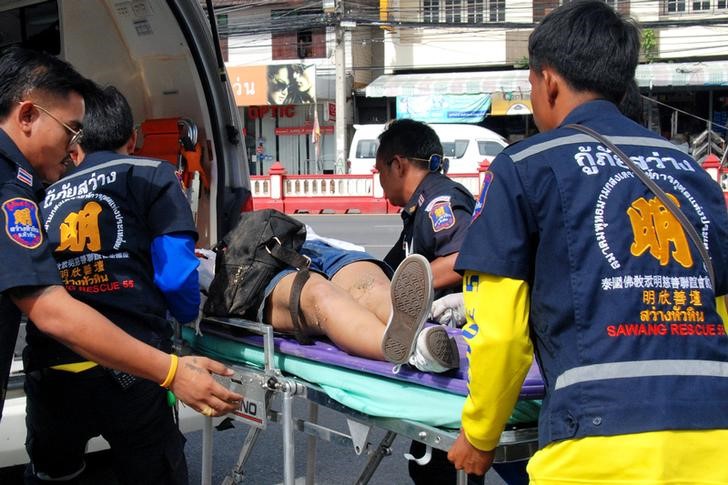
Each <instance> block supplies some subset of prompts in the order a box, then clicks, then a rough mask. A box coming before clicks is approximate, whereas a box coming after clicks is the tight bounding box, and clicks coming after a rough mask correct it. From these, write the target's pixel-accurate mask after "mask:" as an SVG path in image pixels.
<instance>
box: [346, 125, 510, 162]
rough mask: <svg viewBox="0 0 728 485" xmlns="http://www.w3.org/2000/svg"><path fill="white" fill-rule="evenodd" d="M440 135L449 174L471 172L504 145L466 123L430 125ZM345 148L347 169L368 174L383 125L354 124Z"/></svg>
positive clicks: (484, 130) (490, 133)
mask: <svg viewBox="0 0 728 485" xmlns="http://www.w3.org/2000/svg"><path fill="white" fill-rule="evenodd" d="M430 126H431V127H432V129H434V130H435V133H437V136H438V137H439V138H440V142H441V143H442V148H443V150H444V152H445V153H443V155H444V156H445V157H447V158H448V159H449V160H450V169H449V172H450V173H475V172H477V171H478V166H479V165H480V163H481V162H482V161H483V160H488V161H492V160H493V158H495V156H496V155H498V154H499V153H500V152H501V150H503V148H505V147H506V146H508V142H507V141H506V139H505V138H503V137H502V136H500V135H499V134H498V133H495V132H493V131H491V130H489V129H487V128H483V127H482V126H476V125H466V124H437V123H433V124H430ZM354 128H355V130H356V132H355V133H354V138H353V139H352V140H351V147H350V149H349V171H350V173H353V174H369V173H371V169H372V168H373V167H374V162H375V161H376V154H377V148H378V147H379V139H378V136H379V134H380V133H381V132H382V131H383V130H384V125H383V124H376V125H354Z"/></svg>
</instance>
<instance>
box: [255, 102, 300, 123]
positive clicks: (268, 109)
mask: <svg viewBox="0 0 728 485" xmlns="http://www.w3.org/2000/svg"><path fill="white" fill-rule="evenodd" d="M266 115H268V116H270V117H271V118H276V117H278V118H293V117H294V116H295V115H296V107H295V106H293V105H288V106H249V107H248V117H249V118H250V119H251V120H257V119H259V118H264V117H265V116H266Z"/></svg>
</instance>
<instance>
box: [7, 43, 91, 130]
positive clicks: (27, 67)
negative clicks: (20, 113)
mask: <svg viewBox="0 0 728 485" xmlns="http://www.w3.org/2000/svg"><path fill="white" fill-rule="evenodd" d="M88 87H89V81H88V80H87V79H86V78H85V77H83V76H81V75H80V74H79V73H78V72H77V71H76V70H75V69H74V68H73V67H71V65H70V64H68V63H67V62H65V61H62V60H60V59H58V58H57V57H55V56H52V55H50V54H47V53H45V52H40V51H34V50H30V49H24V48H22V47H8V48H6V49H3V50H2V51H1V52H0V120H4V119H5V118H6V117H7V116H8V115H9V114H10V112H11V111H12V109H13V107H14V106H15V105H16V104H17V103H18V102H20V101H23V100H25V99H26V98H27V97H28V96H30V94H31V93H34V92H41V93H44V94H47V95H50V96H51V97H55V98H59V99H65V98H67V97H68V95H69V94H71V93H72V92H75V93H78V94H79V95H81V96H83V95H84V94H85V92H86V90H87V89H88Z"/></svg>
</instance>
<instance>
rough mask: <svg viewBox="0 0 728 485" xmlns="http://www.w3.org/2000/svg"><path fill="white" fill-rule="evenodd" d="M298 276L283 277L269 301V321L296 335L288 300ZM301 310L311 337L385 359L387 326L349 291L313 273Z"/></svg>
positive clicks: (304, 292)
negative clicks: (318, 337)
mask: <svg viewBox="0 0 728 485" xmlns="http://www.w3.org/2000/svg"><path fill="white" fill-rule="evenodd" d="M372 266H375V265H372ZM382 274H383V273H382ZM295 276H296V275H295V273H291V274H289V275H286V276H285V277H283V279H281V281H280V282H279V283H278V284H277V285H276V287H275V288H274V289H273V292H272V293H271V295H270V296H269V297H268V300H267V302H266V310H265V321H266V322H267V323H270V324H271V325H273V328H274V329H276V330H278V331H279V332H284V333H293V329H294V326H293V321H292V320H291V313H290V309H289V305H288V300H289V296H290V294H291V286H292V284H293V279H294V278H295ZM385 279H386V277H385ZM301 311H302V312H303V315H304V317H305V319H306V322H305V324H306V332H307V333H308V334H309V335H326V336H327V337H328V338H329V339H331V341H332V342H334V343H335V344H336V345H337V346H338V347H339V348H340V349H342V350H343V351H345V352H347V353H349V354H352V355H358V356H361V357H366V358H369V359H376V360H384V354H383V353H382V349H381V342H382V336H383V335H384V328H385V327H384V323H383V322H382V321H381V320H380V319H379V317H378V315H376V314H374V313H373V312H372V311H370V310H369V309H367V308H366V307H364V306H363V305H361V304H360V303H359V302H357V300H355V299H354V297H352V295H351V294H350V293H349V292H348V291H346V290H344V289H343V288H341V287H339V286H337V285H335V284H333V283H332V282H331V281H328V280H327V279H326V278H324V277H323V276H321V275H319V274H316V273H311V278H310V279H309V280H308V282H306V284H305V285H304V287H303V290H302V291H301ZM387 317H388V314H387ZM387 317H385V318H387ZM385 322H386V320H385Z"/></svg>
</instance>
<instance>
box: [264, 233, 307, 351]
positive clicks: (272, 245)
mask: <svg viewBox="0 0 728 485" xmlns="http://www.w3.org/2000/svg"><path fill="white" fill-rule="evenodd" d="M265 249H266V251H268V253H269V254H270V255H271V256H273V257H274V258H276V259H277V260H279V261H282V262H283V263H285V264H287V265H289V266H292V267H294V268H296V270H298V272H297V273H296V277H295V278H294V279H293V284H292V285H291V295H290V297H289V299H288V309H289V311H290V312H291V320H293V334H294V336H295V337H296V340H297V341H298V342H299V343H300V344H302V345H310V344H312V343H313V341H312V340H311V339H310V338H309V337H308V336H307V335H306V332H305V330H304V329H305V327H306V319H305V317H304V316H303V313H301V291H303V285H305V284H306V282H307V281H308V278H309V277H310V276H311V274H310V272H309V271H308V267H309V265H310V264H311V259H310V258H309V257H308V256H304V255H302V254H299V253H297V252H296V251H293V250H292V249H289V248H287V247H284V246H283V245H282V244H281V240H280V239H278V238H277V237H273V238H272V239H271V240H270V241H269V242H268V244H266V246H265Z"/></svg>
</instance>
